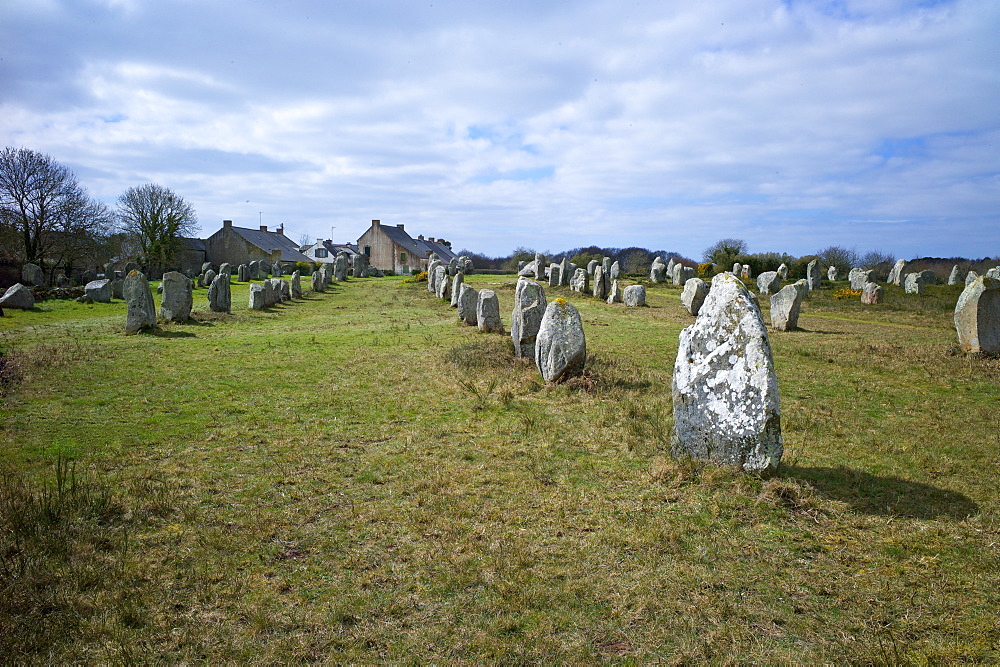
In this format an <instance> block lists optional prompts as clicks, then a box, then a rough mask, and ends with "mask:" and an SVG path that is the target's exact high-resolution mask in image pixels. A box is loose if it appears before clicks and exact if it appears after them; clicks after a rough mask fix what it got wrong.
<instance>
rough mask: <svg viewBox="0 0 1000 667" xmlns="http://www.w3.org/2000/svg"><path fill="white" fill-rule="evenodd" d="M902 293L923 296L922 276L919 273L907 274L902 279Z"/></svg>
mask: <svg viewBox="0 0 1000 667" xmlns="http://www.w3.org/2000/svg"><path fill="white" fill-rule="evenodd" d="M903 291H904V292H906V293H907V294H923V293H924V276H923V275H922V274H920V273H907V274H906V277H905V278H904V279H903Z"/></svg>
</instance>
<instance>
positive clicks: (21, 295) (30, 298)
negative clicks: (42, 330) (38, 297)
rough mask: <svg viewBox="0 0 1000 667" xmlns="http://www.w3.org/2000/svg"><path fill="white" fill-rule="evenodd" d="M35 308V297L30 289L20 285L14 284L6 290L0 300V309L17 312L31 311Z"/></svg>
mask: <svg viewBox="0 0 1000 667" xmlns="http://www.w3.org/2000/svg"><path fill="white" fill-rule="evenodd" d="M34 307H35V295H34V293H33V292H32V291H31V289H30V288H28V287H25V286H24V285H22V284H21V283H14V284H13V285H11V286H10V287H8V288H7V291H6V292H4V295H3V297H2V298H0V308H15V309H19V310H31V309H32V308H34Z"/></svg>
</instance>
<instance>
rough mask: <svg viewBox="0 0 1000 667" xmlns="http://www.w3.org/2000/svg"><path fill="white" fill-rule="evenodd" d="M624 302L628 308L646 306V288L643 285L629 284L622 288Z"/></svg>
mask: <svg viewBox="0 0 1000 667" xmlns="http://www.w3.org/2000/svg"><path fill="white" fill-rule="evenodd" d="M622 302H623V303H624V304H625V306H626V307H628V308H638V307H640V306H645V305H646V288H645V287H644V286H642V285H629V286H628V287H626V288H625V289H624V290H622Z"/></svg>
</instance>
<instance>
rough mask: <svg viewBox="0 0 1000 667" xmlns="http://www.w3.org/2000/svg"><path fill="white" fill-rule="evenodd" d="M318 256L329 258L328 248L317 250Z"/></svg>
mask: <svg viewBox="0 0 1000 667" xmlns="http://www.w3.org/2000/svg"><path fill="white" fill-rule="evenodd" d="M316 256H317V257H326V256H327V252H326V248H316Z"/></svg>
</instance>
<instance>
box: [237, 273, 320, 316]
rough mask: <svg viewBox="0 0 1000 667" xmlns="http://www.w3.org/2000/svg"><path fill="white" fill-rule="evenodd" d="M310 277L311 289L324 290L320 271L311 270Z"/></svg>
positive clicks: (314, 290)
mask: <svg viewBox="0 0 1000 667" xmlns="http://www.w3.org/2000/svg"><path fill="white" fill-rule="evenodd" d="M311 279H312V291H313V292H325V291H326V285H324V284H323V273H322V272H321V271H313V274H312V276H311ZM251 300H252V299H251ZM261 307H263V306H261ZM258 310H259V309H258Z"/></svg>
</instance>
